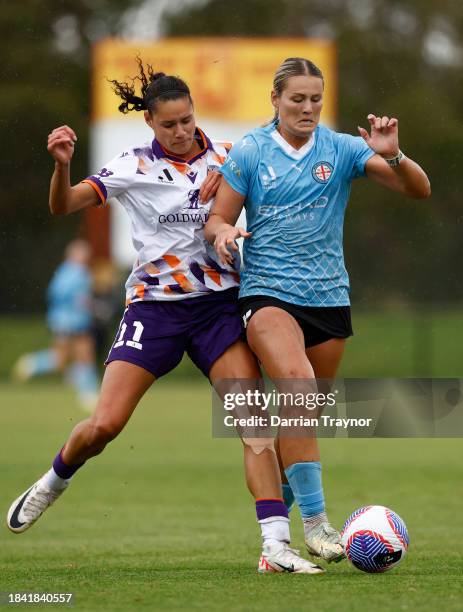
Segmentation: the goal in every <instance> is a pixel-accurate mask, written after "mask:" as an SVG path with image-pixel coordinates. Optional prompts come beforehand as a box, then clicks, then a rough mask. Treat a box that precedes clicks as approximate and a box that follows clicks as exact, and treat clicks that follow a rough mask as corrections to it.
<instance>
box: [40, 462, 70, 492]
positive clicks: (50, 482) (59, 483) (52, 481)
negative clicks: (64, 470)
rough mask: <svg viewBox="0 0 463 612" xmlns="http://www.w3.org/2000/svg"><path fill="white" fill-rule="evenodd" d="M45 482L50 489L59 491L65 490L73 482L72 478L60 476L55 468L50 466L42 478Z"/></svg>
mask: <svg viewBox="0 0 463 612" xmlns="http://www.w3.org/2000/svg"><path fill="white" fill-rule="evenodd" d="M41 480H42V482H43V484H45V485H46V486H47V487H48V488H49V489H51V490H52V491H55V492H56V493H59V492H60V491H64V489H65V488H66V487H67V486H68V484H69V483H70V482H71V479H70V478H68V479H67V480H65V479H64V478H61V477H60V476H58V474H57V473H56V472H55V470H54V469H53V468H50V469H49V470H48V472H47V473H46V474H44V475H43V476H42V478H41Z"/></svg>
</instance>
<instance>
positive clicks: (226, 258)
mask: <svg viewBox="0 0 463 612" xmlns="http://www.w3.org/2000/svg"><path fill="white" fill-rule="evenodd" d="M250 236H251V232H247V231H246V230H244V229H243V228H242V227H234V226H232V225H225V226H224V227H223V228H222V229H219V231H218V232H217V235H216V237H215V240H214V248H215V250H216V252H217V255H218V256H219V260H220V262H221V263H223V264H230V265H233V259H234V257H235V256H234V253H233V251H238V245H237V243H236V240H237V238H249V237H250Z"/></svg>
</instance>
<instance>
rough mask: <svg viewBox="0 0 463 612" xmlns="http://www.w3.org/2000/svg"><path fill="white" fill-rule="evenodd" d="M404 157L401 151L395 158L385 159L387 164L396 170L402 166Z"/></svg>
mask: <svg viewBox="0 0 463 612" xmlns="http://www.w3.org/2000/svg"><path fill="white" fill-rule="evenodd" d="M404 157H405V155H404V154H403V153H402V151H401V150H400V149H399V152H398V154H397V155H396V156H395V157H389V158H387V157H383V159H384V161H385V162H387V163H388V164H389V165H390V166H391V168H395V167H396V166H398V165H399V164H400V162H401V161H402V159H403V158H404Z"/></svg>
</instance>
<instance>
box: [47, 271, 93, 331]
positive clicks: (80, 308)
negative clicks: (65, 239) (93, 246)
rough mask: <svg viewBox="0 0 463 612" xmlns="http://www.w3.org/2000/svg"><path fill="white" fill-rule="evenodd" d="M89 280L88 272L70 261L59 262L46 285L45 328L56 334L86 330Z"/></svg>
mask: <svg viewBox="0 0 463 612" xmlns="http://www.w3.org/2000/svg"><path fill="white" fill-rule="evenodd" d="M91 282H92V281H91V277H90V273H89V271H88V269H87V268H86V267H85V266H81V265H79V264H78V263H74V262H71V261H65V262H63V263H62V264H61V265H60V266H59V267H58V269H57V270H56V272H55V274H54V276H53V278H52V280H51V282H50V285H49V286H48V294H47V298H48V312H47V320H48V325H49V327H50V329H51V330H52V332H53V333H56V334H77V333H82V332H86V331H89V329H90V328H91V325H92V316H91V312H90V293H91Z"/></svg>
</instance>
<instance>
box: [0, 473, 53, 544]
mask: <svg viewBox="0 0 463 612" xmlns="http://www.w3.org/2000/svg"><path fill="white" fill-rule="evenodd" d="M64 490H65V489H63V491H64ZM63 491H52V490H51V489H49V488H48V487H47V486H46V485H45V484H43V483H42V480H41V479H40V480H38V481H37V482H36V483H35V484H34V485H32V487H31V488H30V489H28V490H27V491H26V492H25V493H22V495H21V496H20V497H18V499H15V501H14V502H13V503H12V504H11V506H10V509H9V510H8V515H7V519H6V522H7V524H8V527H9V529H10V530H11V531H13V532H14V533H22V532H23V531H26V529H29V527H32V525H33V524H34V523H35V521H36V520H37V519H38V518H39V517H40V516H42V514H43V513H44V512H45V510H46V509H47V508H48V507H49V506H51V505H52V503H53V502H54V501H55V500H56V498H57V497H59V496H60V495H61V493H62V492H63Z"/></svg>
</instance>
